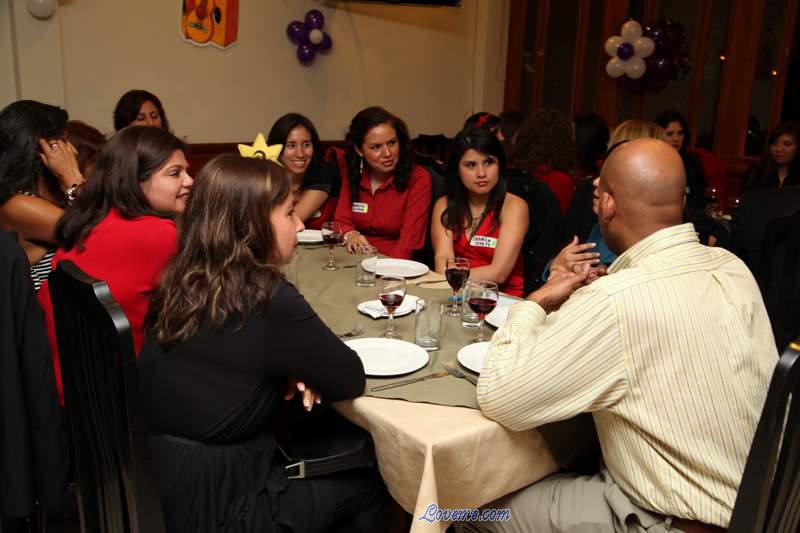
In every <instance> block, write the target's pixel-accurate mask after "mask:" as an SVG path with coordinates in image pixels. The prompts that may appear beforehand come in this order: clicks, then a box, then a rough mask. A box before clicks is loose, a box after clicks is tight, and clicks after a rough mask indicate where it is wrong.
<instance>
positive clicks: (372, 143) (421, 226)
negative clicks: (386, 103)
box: [335, 107, 431, 259]
mask: <svg viewBox="0 0 800 533" xmlns="http://www.w3.org/2000/svg"><path fill="white" fill-rule="evenodd" d="M346 141H347V154H346V160H347V171H348V179H347V180H343V181H342V190H341V191H340V193H339V205H338V206H337V207H336V216H335V220H336V222H340V223H341V224H342V231H344V232H345V242H346V243H347V249H348V251H350V252H351V253H352V252H354V251H355V250H356V249H358V248H359V247H360V246H362V245H365V244H372V245H373V246H375V247H376V248H377V249H378V252H379V253H381V254H383V255H387V256H389V257H396V258H399V259H410V258H411V255H412V254H413V253H414V251H416V250H419V249H421V248H422V247H423V246H424V245H425V233H426V231H427V227H428V215H429V213H430V204H431V177H430V174H428V171H427V170H425V169H424V168H422V167H419V166H417V165H414V164H412V162H411V148H410V141H409V137H408V128H406V125H405V123H404V122H403V121H402V120H400V119H399V118H397V117H396V116H394V115H392V114H391V113H389V112H388V111H386V110H385V109H383V108H381V107H368V108H367V109H364V110H363V111H361V112H359V113H358V114H357V115H356V116H355V117H354V118H353V121H352V122H351V123H350V130H349V131H348V133H347V137H346Z"/></svg>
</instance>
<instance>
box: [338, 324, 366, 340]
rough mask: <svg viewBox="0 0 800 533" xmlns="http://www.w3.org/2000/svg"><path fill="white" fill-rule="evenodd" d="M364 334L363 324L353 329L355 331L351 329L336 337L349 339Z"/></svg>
mask: <svg viewBox="0 0 800 533" xmlns="http://www.w3.org/2000/svg"><path fill="white" fill-rule="evenodd" d="M362 333H364V326H362V325H361V324H356V325H355V327H353V329H351V330H350V331H346V332H344V333H337V334H336V336H337V337H339V338H340V339H347V338H349V337H358V336H359V335H361V334H362Z"/></svg>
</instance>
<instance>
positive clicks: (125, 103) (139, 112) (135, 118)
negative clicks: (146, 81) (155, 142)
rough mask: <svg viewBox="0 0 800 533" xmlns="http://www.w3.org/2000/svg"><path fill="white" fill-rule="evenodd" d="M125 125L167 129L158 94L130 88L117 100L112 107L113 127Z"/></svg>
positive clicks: (167, 122)
mask: <svg viewBox="0 0 800 533" xmlns="http://www.w3.org/2000/svg"><path fill="white" fill-rule="evenodd" d="M126 126H153V127H155V128H161V129H162V130H166V131H169V120H168V119H167V112H166V111H164V106H163V105H161V100H159V99H158V96H156V95H154V94H153V93H151V92H148V91H143V90H141V89H132V90H130V91H128V92H126V93H125V94H123V95H122V97H121V98H120V99H119V101H118V102H117V106H116V107H115V108H114V129H115V130H117V131H119V130H121V129H122V128H124V127H126Z"/></svg>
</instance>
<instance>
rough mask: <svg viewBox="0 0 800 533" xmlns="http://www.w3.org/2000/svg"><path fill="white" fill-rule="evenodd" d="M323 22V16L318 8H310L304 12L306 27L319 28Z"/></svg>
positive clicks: (309, 28)
mask: <svg viewBox="0 0 800 533" xmlns="http://www.w3.org/2000/svg"><path fill="white" fill-rule="evenodd" d="M323 24H325V17H324V16H323V14H322V12H321V11H320V10H319V9H312V10H311V11H309V12H308V13H306V29H307V30H308V31H311V30H321V29H322V25H323Z"/></svg>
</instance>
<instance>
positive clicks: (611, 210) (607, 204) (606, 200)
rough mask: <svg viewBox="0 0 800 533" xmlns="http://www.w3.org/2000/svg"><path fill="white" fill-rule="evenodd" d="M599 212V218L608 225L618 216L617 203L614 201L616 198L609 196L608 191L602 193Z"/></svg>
mask: <svg viewBox="0 0 800 533" xmlns="http://www.w3.org/2000/svg"><path fill="white" fill-rule="evenodd" d="M598 211H599V214H598V217H599V218H601V219H602V220H603V222H605V223H608V222H609V221H610V220H611V219H612V218H614V217H615V216H616V214H617V202H616V200H614V196H613V195H611V194H609V193H608V192H607V191H604V192H601V193H600V209H598Z"/></svg>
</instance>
